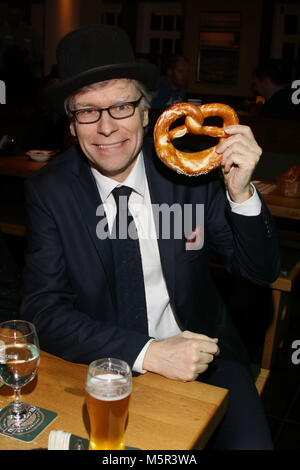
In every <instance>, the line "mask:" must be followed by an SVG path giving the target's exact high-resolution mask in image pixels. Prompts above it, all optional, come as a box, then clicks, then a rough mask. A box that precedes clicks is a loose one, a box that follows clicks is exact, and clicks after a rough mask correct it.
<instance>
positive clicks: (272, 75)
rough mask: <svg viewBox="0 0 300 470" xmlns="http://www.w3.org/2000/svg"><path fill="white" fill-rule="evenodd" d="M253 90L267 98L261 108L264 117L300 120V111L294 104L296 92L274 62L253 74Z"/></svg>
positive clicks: (258, 68) (261, 67)
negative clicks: (293, 96)
mask: <svg viewBox="0 0 300 470" xmlns="http://www.w3.org/2000/svg"><path fill="white" fill-rule="evenodd" d="M252 88H253V91H254V93H255V94H256V95H259V96H262V97H264V98H265V103H264V104H263V105H262V106H261V108H260V115H261V116H263V117H270V118H280V119H297V120H298V119H300V109H299V106H297V104H296V103H293V100H292V94H293V92H294V90H293V89H292V87H291V85H290V84H289V85H287V84H286V83H285V81H284V79H283V76H282V73H281V72H280V70H279V69H278V67H277V66H276V65H275V64H273V63H272V62H268V63H266V64H263V65H260V66H258V67H256V69H255V70H254V72H253V78H252Z"/></svg>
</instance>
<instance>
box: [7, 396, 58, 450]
mask: <svg viewBox="0 0 300 470" xmlns="http://www.w3.org/2000/svg"><path fill="white" fill-rule="evenodd" d="M27 406H28V407H29V410H28V413H27V415H26V417H25V418H23V419H22V420H21V421H20V422H19V424H18V425H16V424H15V423H14V420H13V419H12V418H11V417H10V416H9V415H10V410H11V408H12V407H13V404H12V403H10V404H9V405H7V406H6V407H5V408H2V410H1V417H0V434H3V435H4V436H7V437H12V438H13V439H18V440H20V441H24V442H32V441H34V439H36V438H37V436H38V435H39V434H41V432H43V431H44V429H45V428H46V427H47V426H48V425H49V424H50V423H51V422H52V421H53V420H54V419H55V418H56V417H57V413H55V412H54V411H49V410H45V409H44V408H37V407H35V406H32V405H27Z"/></svg>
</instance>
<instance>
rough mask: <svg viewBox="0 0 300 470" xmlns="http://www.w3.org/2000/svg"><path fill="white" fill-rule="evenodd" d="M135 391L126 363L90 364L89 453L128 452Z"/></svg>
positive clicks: (88, 396)
mask: <svg viewBox="0 0 300 470" xmlns="http://www.w3.org/2000/svg"><path fill="white" fill-rule="evenodd" d="M131 389H132V380H131V369H130V367H129V365H128V364H127V363H126V362H124V361H121V360H120V359H112V358H106V359H98V360H96V361H94V362H92V363H91V364H90V365H89V368H88V373H87V380H86V391H87V409H88V414H89V418H90V446H89V450H124V448H125V444H124V433H125V424H126V419H127V416H128V409H129V400H130V394H131Z"/></svg>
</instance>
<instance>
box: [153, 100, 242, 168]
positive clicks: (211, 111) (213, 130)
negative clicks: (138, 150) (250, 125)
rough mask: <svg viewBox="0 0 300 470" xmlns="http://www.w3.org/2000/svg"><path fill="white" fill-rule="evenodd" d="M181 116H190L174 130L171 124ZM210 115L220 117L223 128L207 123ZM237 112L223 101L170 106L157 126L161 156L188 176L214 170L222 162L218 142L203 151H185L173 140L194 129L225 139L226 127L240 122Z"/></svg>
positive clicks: (156, 138)
mask: <svg viewBox="0 0 300 470" xmlns="http://www.w3.org/2000/svg"><path fill="white" fill-rule="evenodd" d="M181 116H186V118H185V123H184V124H183V125H182V126H179V127H176V128H174V129H171V130H170V129H169V128H170V126H171V124H172V123H173V122H174V121H175V120H176V119H178V118H180V117H181ZM209 116H220V117H221V118H222V119H223V127H217V126H203V125H202V124H203V121H204V119H205V118H207V117H209ZM238 123H239V119H238V117H237V114H236V112H235V111H234V109H232V108H231V107H230V106H227V105H226V104H222V103H210V104H204V105H202V106H195V105H193V104H192V103H177V104H174V105H173V106H171V107H170V108H168V109H166V110H165V111H164V112H163V113H162V114H161V116H160V117H159V118H158V120H157V122H156V125H155V128H154V145H155V149H156V152H157V154H158V156H159V158H160V159H161V160H162V161H163V162H164V163H165V164H166V165H167V166H168V167H170V168H171V169H172V170H174V171H176V172H177V173H181V174H184V175H188V176H197V175H201V174H204V173H208V172H209V171H211V170H214V169H215V168H217V167H218V166H220V164H221V160H222V154H218V153H217V152H216V145H215V146H213V147H210V148H208V149H205V150H202V151H200V152H193V153H187V152H181V151H179V150H177V149H176V148H175V147H174V145H173V144H172V140H174V139H177V138H179V137H183V136H184V135H186V134H188V133H189V132H191V133H192V134H197V135H201V134H202V135H203V134H204V135H210V136H212V137H219V138H220V139H219V142H222V141H223V140H224V139H225V138H226V137H227V136H226V133H225V130H224V128H225V127H227V126H231V125H233V124H238Z"/></svg>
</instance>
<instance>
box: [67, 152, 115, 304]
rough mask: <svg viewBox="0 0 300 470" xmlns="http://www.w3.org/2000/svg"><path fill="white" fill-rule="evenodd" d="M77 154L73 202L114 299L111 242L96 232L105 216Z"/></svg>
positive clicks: (91, 179)
mask: <svg viewBox="0 0 300 470" xmlns="http://www.w3.org/2000/svg"><path fill="white" fill-rule="evenodd" d="M79 152H80V150H78V151H77V152H76V155H75V156H74V157H75V158H74V163H73V175H74V178H72V190H73V193H74V197H75V200H76V201H77V204H78V206H79V207H80V210H81V213H82V218H83V220H84V221H85V224H86V226H87V229H88V233H89V236H90V239H91V241H92V243H93V244H94V246H95V249H96V251H97V253H98V255H99V257H100V260H101V262H102V265H103V268H104V271H105V273H106V275H107V279H108V283H109V286H110V289H111V291H112V298H113V299H115V288H114V286H115V281H114V268H113V258H112V251H111V241H110V239H109V237H108V236H107V237H106V238H104V239H99V238H98V236H97V231H96V230H97V227H99V226H100V225H98V224H101V226H102V227H104V226H105V224H106V215H105V212H104V208H103V205H102V201H101V198H100V194H99V191H98V188H97V184H96V181H95V179H94V177H93V175H92V172H91V169H90V166H89V164H88V161H87V160H86V159H85V157H83V156H81V155H80V154H79ZM97 214H98V215H97Z"/></svg>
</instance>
